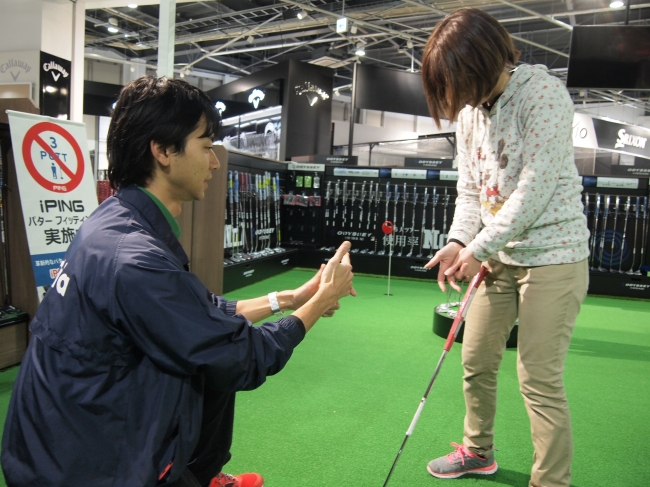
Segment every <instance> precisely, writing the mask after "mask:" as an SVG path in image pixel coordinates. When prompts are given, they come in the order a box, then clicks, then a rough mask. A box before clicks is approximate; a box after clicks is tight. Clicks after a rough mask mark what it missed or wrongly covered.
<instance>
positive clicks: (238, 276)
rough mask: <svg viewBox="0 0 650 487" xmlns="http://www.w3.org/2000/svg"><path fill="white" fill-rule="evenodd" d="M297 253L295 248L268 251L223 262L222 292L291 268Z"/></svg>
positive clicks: (294, 264) (294, 263) (293, 265)
mask: <svg viewBox="0 0 650 487" xmlns="http://www.w3.org/2000/svg"><path fill="white" fill-rule="evenodd" d="M297 254H298V251H297V250H295V249H285V250H283V251H280V252H273V251H269V253H267V254H261V255H258V256H255V257H252V258H248V259H245V260H242V261H241V262H236V263H232V264H230V263H224V269H223V292H224V293H228V292H230V291H234V290H236V289H239V288H242V287H244V286H248V285H250V284H253V283H256V282H259V281H262V280H264V279H268V278H269V277H273V276H275V275H277V274H280V273H282V272H286V271H288V270H289V269H293V268H294V267H295V266H296V262H297ZM270 291H272V290H270Z"/></svg>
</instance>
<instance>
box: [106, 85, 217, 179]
mask: <svg viewBox="0 0 650 487" xmlns="http://www.w3.org/2000/svg"><path fill="white" fill-rule="evenodd" d="M202 117H205V121H206V131H205V133H204V134H203V137H208V136H209V137H211V138H213V139H214V138H215V137H216V136H217V133H218V130H219V125H220V123H221V117H220V116H219V112H218V111H217V110H216V108H215V107H214V103H213V102H212V101H211V100H210V98H209V97H208V96H207V95H206V94H205V93H203V91H201V90H200V89H198V88H196V87H194V86H192V85H190V84H189V83H187V82H186V81H183V80H179V79H168V78H155V77H153V76H142V77H141V78H138V79H136V80H134V81H131V82H130V83H129V84H127V85H126V86H125V87H124V88H122V91H121V92H120V96H119V98H118V99H117V103H116V104H115V110H114V111H113V117H112V119H111V124H110V126H109V128H108V136H107V139H106V146H107V156H108V179H109V180H110V182H111V187H113V188H114V189H118V188H119V187H121V186H127V185H129V184H137V185H139V186H146V184H147V182H148V181H149V180H150V179H151V177H152V175H153V171H154V167H155V166H154V157H153V154H152V153H151V149H150V142H151V141H152V140H153V141H154V142H157V143H159V144H161V145H162V146H163V147H165V148H169V149H170V150H172V151H173V152H176V153H182V152H183V151H184V150H185V144H186V141H187V136H188V135H189V134H191V133H192V132H193V131H194V130H196V129H197V127H198V126H199V122H200V120H201V118H202Z"/></svg>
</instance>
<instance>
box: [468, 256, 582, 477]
mask: <svg viewBox="0 0 650 487" xmlns="http://www.w3.org/2000/svg"><path fill="white" fill-rule="evenodd" d="M486 265H487V266H488V267H489V268H490V271H491V272H490V274H489V275H488V276H487V277H486V279H485V281H484V282H483V283H482V284H481V286H480V287H479V289H478V291H477V293H476V295H475V296H474V300H473V301H472V304H471V306H470V308H469V310H468V313H467V320H466V328H465V332H464V337H463V346H462V357H463V367H464V370H465V375H464V377H463V379H464V393H465V405H466V416H465V437H464V440H463V441H464V443H465V445H466V446H467V447H468V448H469V449H470V450H472V451H473V452H474V453H477V454H479V455H482V456H483V455H486V454H490V453H491V452H492V450H493V448H494V416H495V413H496V404H497V372H498V371H499V365H500V364H501V358H502V356H503V352H504V351H505V348H506V341H507V339H508V337H509V335H510V331H511V329H512V327H513V326H514V323H515V320H516V318H517V317H519V328H518V355H517V373H518V376H519V389H520V391H521V394H522V396H523V398H524V403H525V405H526V410H527V411H528V416H529V418H530V429H531V433H532V439H533V446H534V449H535V453H534V455H533V468H532V473H531V479H530V483H529V487H560V486H561V487H568V486H569V485H570V483H571V458H572V455H573V439H572V434H571V417H570V415H569V406H568V403H567V399H566V394H565V392H564V384H563V382H562V375H563V372H564V359H565V357H566V354H567V350H568V348H569V342H570V340H571V334H572V332H573V327H574V325H575V320H576V317H577V316H578V312H579V311H580V305H581V303H582V301H583V300H584V298H585V296H586V294H587V286H588V283H589V270H588V267H587V260H584V261H581V262H578V263H575V264H562V265H548V266H541V267H515V266H509V265H505V264H501V263H499V262H495V261H492V260H490V261H489V262H488V263H487V264H486Z"/></svg>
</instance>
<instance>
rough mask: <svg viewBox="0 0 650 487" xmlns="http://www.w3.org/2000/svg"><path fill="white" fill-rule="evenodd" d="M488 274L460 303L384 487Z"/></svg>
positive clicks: (483, 271)
mask: <svg viewBox="0 0 650 487" xmlns="http://www.w3.org/2000/svg"><path fill="white" fill-rule="evenodd" d="M487 274H488V270H487V268H486V267H484V266H481V270H480V271H479V273H478V274H476V275H475V276H474V278H473V279H472V282H471V284H470V285H469V286H468V288H467V291H466V292H465V297H464V298H463V301H462V303H460V307H459V308H458V313H457V314H456V318H454V322H453V323H452V325H451V329H450V330H449V335H447V341H446V342H445V346H444V347H443V351H442V355H441V356H440V360H438V365H437V366H436V370H435V371H434V372H433V377H432V378H431V381H430V382H429V386H428V387H427V390H426V391H425V393H424V396H423V397H422V400H421V401H420V405H419V406H418V409H417V411H415V416H413V420H412V421H411V425H410V426H409V429H408V430H407V431H406V436H405V437H404V441H403V442H402V446H400V448H399V451H398V452H397V456H396V457H395V461H394V462H393V466H392V467H391V468H390V471H389V472H388V476H387V477H386V481H385V482H384V486H383V487H386V486H387V485H388V481H389V480H390V477H391V475H392V474H393V471H394V470H395V466H396V465H397V462H398V461H399V458H400V456H401V455H402V451H404V447H405V446H406V442H407V441H408V439H409V437H410V436H411V435H412V434H413V430H414V429H415V425H416V424H417V422H418V419H420V414H422V410H423V409H424V404H425V403H426V402H427V397H428V396H429V393H430V392H431V388H432V387H433V383H434V382H435V380H436V377H437V376H438V372H440V367H441V366H442V363H443V362H444V360H445V357H446V356H447V353H448V352H449V350H451V347H452V345H453V344H454V341H455V340H456V337H457V336H458V332H459V331H460V328H461V326H462V324H463V322H464V321H465V316H466V315H467V310H468V309H469V305H470V304H471V303H472V299H474V295H475V294H476V290H477V289H478V287H479V285H480V284H481V282H483V279H485V276H487Z"/></svg>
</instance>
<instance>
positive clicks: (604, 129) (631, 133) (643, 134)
mask: <svg viewBox="0 0 650 487" xmlns="http://www.w3.org/2000/svg"><path fill="white" fill-rule="evenodd" d="M593 124H594V130H595V131H596V138H597V139H598V147H599V148H600V149H607V150H612V151H616V152H622V153H626V154H632V155H635V156H640V157H645V158H646V159H650V142H649V140H650V130H648V129H646V128H643V127H637V126H635V125H625V124H622V123H614V122H609V121H607V120H600V119H598V118H594V119H593Z"/></svg>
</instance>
